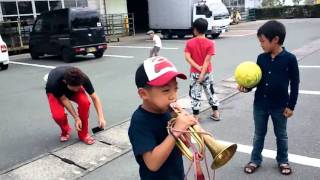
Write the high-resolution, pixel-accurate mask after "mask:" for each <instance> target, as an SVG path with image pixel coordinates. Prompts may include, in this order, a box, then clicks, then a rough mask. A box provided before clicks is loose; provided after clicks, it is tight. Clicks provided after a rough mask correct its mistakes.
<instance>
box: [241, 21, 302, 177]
mask: <svg viewBox="0 0 320 180" xmlns="http://www.w3.org/2000/svg"><path fill="white" fill-rule="evenodd" d="M285 35H286V30H285V27H284V25H283V24H282V23H280V22H278V21H268V22H266V23H265V24H264V25H262V26H261V27H260V28H259V29H258V33H257V36H258V38H259V41H260V44H261V47H262V49H263V50H264V53H262V54H260V55H259V56H258V59H257V64H258V65H259V67H260V68H261V70H262V79H261V81H260V82H259V84H258V86H257V90H256V92H255V97H254V108H253V116H254V125H255V131H254V138H253V150H252V153H251V160H250V162H249V163H248V164H247V165H246V166H245V168H244V171H245V172H246V173H248V174H251V173H253V172H254V171H255V170H256V169H257V168H259V167H260V164H261V162H262V156H261V152H262V150H263V146H264V139H265V135H266V133H267V128H268V119H269V116H271V119H272V122H273V127H274V132H275V136H276V141H277V158H276V159H277V162H278V167H279V171H280V173H281V174H283V175H289V174H291V173H292V169H291V167H290V166H289V163H288V136H287V118H289V117H291V116H292V115H293V110H294V108H295V105H296V102H297V98H298V91H299V82H300V80H299V69H298V62H297V59H296V57H295V56H294V55H293V54H291V53H290V52H288V51H286V49H285V48H284V47H282V44H283V42H284V39H285ZM289 84H290V95H289V94H288V86H289ZM238 88H239V90H240V91H241V92H248V91H249V90H250V89H246V88H244V87H238Z"/></svg>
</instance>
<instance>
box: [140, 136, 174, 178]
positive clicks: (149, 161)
mask: <svg viewBox="0 0 320 180" xmlns="http://www.w3.org/2000/svg"><path fill="white" fill-rule="evenodd" d="M175 143H176V141H175V139H174V137H173V136H172V135H170V134H169V135H168V136H167V137H166V139H165V140H164V141H163V142H162V143H161V144H159V145H158V146H156V147H155V148H154V149H153V150H152V151H149V152H146V153H144V154H143V160H144V162H145V164H146V165H147V167H148V169H149V170H150V171H154V172H155V171H158V170H159V169H160V167H161V166H162V165H163V163H164V162H165V161H166V160H167V159H168V157H169V155H170V153H171V152H172V150H173V148H174V146H175Z"/></svg>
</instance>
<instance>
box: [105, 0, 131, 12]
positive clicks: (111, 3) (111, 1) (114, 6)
mask: <svg viewBox="0 0 320 180" xmlns="http://www.w3.org/2000/svg"><path fill="white" fill-rule="evenodd" d="M104 1H106V6H107V8H106V10H107V14H121V13H128V8H127V0H104Z"/></svg>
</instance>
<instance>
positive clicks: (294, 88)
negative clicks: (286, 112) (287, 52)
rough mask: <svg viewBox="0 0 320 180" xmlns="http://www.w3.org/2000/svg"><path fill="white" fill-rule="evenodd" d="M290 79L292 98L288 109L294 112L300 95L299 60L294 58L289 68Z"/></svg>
mask: <svg viewBox="0 0 320 180" xmlns="http://www.w3.org/2000/svg"><path fill="white" fill-rule="evenodd" d="M289 78H290V98H289V102H288V108H290V109H291V110H292V111H293V110H294V107H295V105H296V103H297V99H298V93H299V83H300V77H299V67H298V62H297V59H296V58H295V57H294V59H292V61H291V63H290V67H289Z"/></svg>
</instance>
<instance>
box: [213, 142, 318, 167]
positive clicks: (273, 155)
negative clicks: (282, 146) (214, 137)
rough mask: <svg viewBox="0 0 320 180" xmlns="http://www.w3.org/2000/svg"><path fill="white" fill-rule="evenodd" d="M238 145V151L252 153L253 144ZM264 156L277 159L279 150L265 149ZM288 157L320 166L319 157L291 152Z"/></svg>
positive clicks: (293, 161)
mask: <svg viewBox="0 0 320 180" xmlns="http://www.w3.org/2000/svg"><path fill="white" fill-rule="evenodd" d="M219 142H222V143H223V144H233V143H231V142H226V141H219ZM237 146H238V148H237V151H238V152H242V153H246V154H251V151H252V146H248V145H243V144H237ZM262 156H263V157H266V158H271V159H275V158H276V156H277V151H273V150H269V149H263V151H262ZM288 158H289V161H290V162H292V163H296V164H301V165H306V166H312V167H317V168H320V159H317V158H311V157H307V156H301V155H296V154H290V153H289V157H288Z"/></svg>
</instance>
